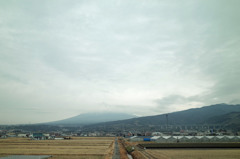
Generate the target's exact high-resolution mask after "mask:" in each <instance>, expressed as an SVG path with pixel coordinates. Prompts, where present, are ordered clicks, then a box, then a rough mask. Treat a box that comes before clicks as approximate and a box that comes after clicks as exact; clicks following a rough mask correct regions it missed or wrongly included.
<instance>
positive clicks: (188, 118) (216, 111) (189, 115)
mask: <svg viewBox="0 0 240 159" xmlns="http://www.w3.org/2000/svg"><path fill="white" fill-rule="evenodd" d="M239 112H240V105H239V104H238V105H228V104H216V105H211V106H204V107H201V108H192V109H188V110H183V111H178V112H173V113H168V124H169V125H204V124H219V125H226V123H224V122H225V120H224V121H222V120H219V119H221V118H223V117H224V116H225V117H234V119H231V120H229V121H234V120H238V119H239V118H238V117H239V116H237V115H235V116H234V115H232V116H231V113H239ZM227 114H230V115H229V116H227ZM213 119H214V120H213ZM213 121H215V122H213ZM166 125H167V119H166V114H161V115H155V116H146V117H139V118H133V119H127V120H121V121H113V122H107V123H102V124H101V123H100V124H94V125H90V126H86V129H93V128H94V129H95V130H101V129H103V128H105V129H115V130H121V129H136V130H145V129H146V130H149V131H150V130H153V129H156V128H159V127H161V126H166Z"/></svg>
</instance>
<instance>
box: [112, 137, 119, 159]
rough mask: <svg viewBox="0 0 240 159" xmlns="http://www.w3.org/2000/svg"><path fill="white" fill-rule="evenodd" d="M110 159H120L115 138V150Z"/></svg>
mask: <svg viewBox="0 0 240 159" xmlns="http://www.w3.org/2000/svg"><path fill="white" fill-rule="evenodd" d="M112 159H120V151H119V146H118V142H117V138H115V148H114V153H113V157H112Z"/></svg>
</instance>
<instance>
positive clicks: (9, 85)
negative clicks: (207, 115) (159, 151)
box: [0, 0, 240, 124]
mask: <svg viewBox="0 0 240 159" xmlns="http://www.w3.org/2000/svg"><path fill="white" fill-rule="evenodd" d="M239 6H240V1H239V0H194V1H192V0H169V1H165V0H111V1H103V0H71V1H69V0H41V1H40V0H7V1H6V0H0V124H28V123H39V122H47V121H55V120H60V119H65V118H68V117H72V116H75V115H79V114H83V113H88V112H125V113H129V114H134V115H137V116H148V115H156V114H163V113H168V112H174V111H179V110H185V109H189V108H197V107H202V106H207V105H211V104H217V103H227V104H240V98H239V96H240V27H239V25H240V9H239Z"/></svg>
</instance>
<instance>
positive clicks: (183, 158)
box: [121, 139, 240, 159]
mask: <svg viewBox="0 0 240 159" xmlns="http://www.w3.org/2000/svg"><path fill="white" fill-rule="evenodd" d="M121 143H122V144H123V145H124V146H125V147H134V151H133V152H131V154H132V156H133V158H134V159H239V158H240V148H218V149H216V148H195V149H191V148H168V149H164V148H156V149H148V148H147V149H142V148H140V147H139V146H137V145H138V144H152V143H154V142H129V141H127V140H124V139H123V140H121Z"/></svg>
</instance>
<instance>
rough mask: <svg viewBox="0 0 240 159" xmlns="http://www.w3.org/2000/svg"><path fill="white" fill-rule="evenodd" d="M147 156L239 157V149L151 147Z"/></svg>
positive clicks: (170, 158)
mask: <svg viewBox="0 0 240 159" xmlns="http://www.w3.org/2000/svg"><path fill="white" fill-rule="evenodd" d="M141 153H142V154H143V156H145V157H147V156H148V157H149V156H150V157H151V158H157V159H158V158H159V159H196V158H198V159H226V158H227V159H238V158H240V150H239V149H163V150H162V149H149V150H145V152H141Z"/></svg>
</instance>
